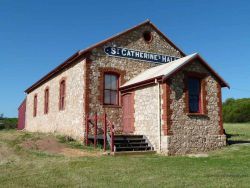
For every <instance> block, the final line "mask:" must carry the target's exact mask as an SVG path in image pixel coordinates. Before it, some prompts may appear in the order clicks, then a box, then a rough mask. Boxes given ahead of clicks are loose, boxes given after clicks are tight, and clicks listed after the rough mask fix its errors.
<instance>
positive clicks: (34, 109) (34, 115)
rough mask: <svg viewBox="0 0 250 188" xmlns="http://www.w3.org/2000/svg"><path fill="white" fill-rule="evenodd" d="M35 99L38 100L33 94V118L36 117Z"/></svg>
mask: <svg viewBox="0 0 250 188" xmlns="http://www.w3.org/2000/svg"><path fill="white" fill-rule="evenodd" d="M37 98H38V97H37V94H35V95H34V98H33V117H36V116H37V102H38V99H37Z"/></svg>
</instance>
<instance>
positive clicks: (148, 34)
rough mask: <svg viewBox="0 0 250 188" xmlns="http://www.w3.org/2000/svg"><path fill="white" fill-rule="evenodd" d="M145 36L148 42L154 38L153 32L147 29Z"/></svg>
mask: <svg viewBox="0 0 250 188" xmlns="http://www.w3.org/2000/svg"><path fill="white" fill-rule="evenodd" d="M143 38H144V40H145V41H146V42H147V43H150V42H151V41H152V40H153V36H152V33H151V32H150V31H145V32H144V33H143Z"/></svg>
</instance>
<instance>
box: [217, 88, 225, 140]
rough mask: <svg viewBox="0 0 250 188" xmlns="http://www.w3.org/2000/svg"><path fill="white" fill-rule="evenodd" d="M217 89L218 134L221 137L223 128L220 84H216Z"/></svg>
mask: <svg viewBox="0 0 250 188" xmlns="http://www.w3.org/2000/svg"><path fill="white" fill-rule="evenodd" d="M217 89H218V93H217V95H218V103H217V105H218V108H219V127H220V130H219V134H220V135H223V134H224V128H223V117H222V99H221V85H220V83H217Z"/></svg>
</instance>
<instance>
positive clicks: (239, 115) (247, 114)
mask: <svg viewBox="0 0 250 188" xmlns="http://www.w3.org/2000/svg"><path fill="white" fill-rule="evenodd" d="M223 120H224V122H231V123H237V122H238V123H243V122H250V98H243V99H233V98H229V99H227V100H226V101H225V102H224V103H223Z"/></svg>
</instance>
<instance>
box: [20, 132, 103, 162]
mask: <svg viewBox="0 0 250 188" xmlns="http://www.w3.org/2000/svg"><path fill="white" fill-rule="evenodd" d="M21 146H22V147H23V148H25V149H32V150H39V151H44V152H47V153H51V154H62V155H65V156H68V157H84V156H91V157H92V156H101V155H102V153H101V152H99V151H86V150H81V149H74V148H70V147H69V146H67V145H66V144H64V143H60V142H59V141H58V140H57V139H56V138H54V137H52V136H47V137H44V138H42V139H38V140H26V141H24V142H23V143H22V144H21Z"/></svg>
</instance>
